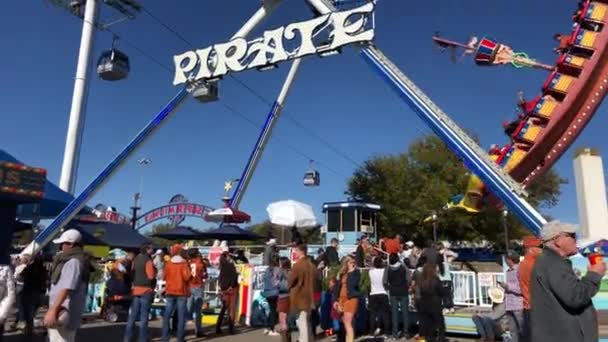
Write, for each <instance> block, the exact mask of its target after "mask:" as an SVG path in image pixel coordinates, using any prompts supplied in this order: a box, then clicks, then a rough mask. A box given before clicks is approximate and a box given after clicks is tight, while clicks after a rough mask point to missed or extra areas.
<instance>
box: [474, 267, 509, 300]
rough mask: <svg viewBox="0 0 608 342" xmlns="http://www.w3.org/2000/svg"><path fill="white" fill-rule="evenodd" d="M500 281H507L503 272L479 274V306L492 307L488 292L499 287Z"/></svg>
mask: <svg viewBox="0 0 608 342" xmlns="http://www.w3.org/2000/svg"><path fill="white" fill-rule="evenodd" d="M499 281H502V282H504V281H505V274H504V273H502V272H480V273H478V274H477V291H478V292H477V293H478V294H479V306H484V307H491V306H492V301H491V300H490V297H489V296H488V290H489V289H490V288H492V287H499V285H498V282H499Z"/></svg>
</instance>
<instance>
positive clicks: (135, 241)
mask: <svg viewBox="0 0 608 342" xmlns="http://www.w3.org/2000/svg"><path fill="white" fill-rule="evenodd" d="M68 227H69V228H74V229H77V230H78V231H80V233H81V234H82V239H83V244H85V245H92V246H108V247H110V248H122V249H126V250H138V249H139V248H140V247H141V246H142V245H143V244H144V243H148V242H150V240H148V238H146V237H145V236H143V235H141V234H139V233H138V232H137V231H135V230H133V229H132V228H131V226H130V225H128V224H116V223H110V222H93V223H91V222H79V221H72V222H71V223H70V224H69V225H68Z"/></svg>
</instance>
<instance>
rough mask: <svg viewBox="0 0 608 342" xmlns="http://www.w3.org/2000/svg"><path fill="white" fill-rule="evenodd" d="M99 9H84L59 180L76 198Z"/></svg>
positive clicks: (94, 5)
mask: <svg viewBox="0 0 608 342" xmlns="http://www.w3.org/2000/svg"><path fill="white" fill-rule="evenodd" d="M98 7H99V6H98V0H87V1H86V4H85V7H84V20H83V22H82V36H81V38H80V50H79V52H78V66H77V67H76V79H75V80H74V93H73V94H72V108H71V109H70V120H69V123H68V133H67V136H66V140H65V150H64V152H63V165H62V166H61V178H60V180H59V187H60V188H61V190H63V191H65V192H68V193H70V194H72V195H73V194H74V188H75V186H76V170H77V169H78V159H79V157H80V146H81V144H82V130H83V128H84V111H85V109H86V104H87V95H88V94H87V92H88V83H89V81H88V76H89V73H90V69H91V68H90V67H89V62H90V61H91V51H93V38H94V36H95V24H96V22H97V10H98Z"/></svg>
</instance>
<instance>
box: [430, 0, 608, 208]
mask: <svg viewBox="0 0 608 342" xmlns="http://www.w3.org/2000/svg"><path fill="white" fill-rule="evenodd" d="M572 18H573V21H574V24H573V29H572V32H571V33H570V34H569V35H567V34H566V35H564V34H557V35H556V36H555V38H556V39H557V40H558V41H559V42H560V43H559V47H557V48H556V49H555V51H556V52H557V53H558V54H559V56H558V58H557V61H556V62H555V66H550V65H546V64H542V63H539V62H537V61H535V60H533V59H530V58H528V56H527V55H526V54H525V53H515V52H513V50H512V49H511V48H510V47H508V46H506V45H504V44H499V43H496V42H495V41H494V40H492V39H491V38H487V37H484V38H483V39H482V40H480V41H478V40H477V38H476V37H472V38H471V40H470V41H469V43H468V44H460V43H457V42H453V41H450V40H446V39H443V38H440V37H439V36H438V35H435V36H434V37H433V40H434V41H435V42H436V43H437V45H439V46H440V47H441V48H443V49H446V48H452V49H454V50H455V49H458V48H462V49H464V52H463V56H464V55H467V54H471V55H474V57H475V62H476V64H478V65H486V66H488V65H505V64H511V65H513V66H515V67H523V66H526V67H533V68H539V69H544V70H550V71H551V73H550V74H549V76H548V77H547V80H546V81H545V83H544V84H543V86H542V88H541V93H540V95H537V96H536V97H534V98H533V99H532V100H529V101H526V100H524V99H523V98H522V99H520V103H519V108H520V111H521V112H520V113H519V114H518V118H517V119H516V120H514V121H513V122H510V123H508V124H505V132H506V133H507V134H508V135H509V138H510V142H509V143H508V144H506V145H505V146H504V147H503V148H500V149H499V150H500V153H499V154H496V151H494V153H492V155H493V158H494V159H495V161H496V163H497V164H499V165H501V166H502V167H503V169H504V170H505V171H507V172H508V173H509V174H510V175H511V176H512V177H513V179H515V180H516V181H517V182H520V183H522V184H523V185H524V186H526V185H529V184H530V183H531V182H533V181H534V180H535V179H536V178H537V177H538V176H540V175H542V174H543V173H544V172H546V171H547V169H549V168H550V167H551V166H553V164H554V163H555V162H556V161H557V160H558V159H559V158H560V157H561V156H562V154H563V153H564V152H565V151H566V149H567V148H568V147H569V146H570V145H571V144H572V143H573V142H574V140H575V139H576V137H578V135H579V134H580V133H581V131H582V130H583V128H584V127H585V126H586V125H587V123H588V122H589V120H591V118H592V117H593V115H594V114H595V112H596V111H597V109H598V107H599V105H600V104H601V102H602V100H603V99H604V97H605V96H606V91H607V90H608V28H606V23H608V0H603V1H599V0H595V1H592V0H584V1H581V2H580V3H579V7H578V9H577V11H576V12H575V14H574V16H573V17H572ZM507 126H508V127H510V128H509V129H507ZM495 150H496V149H495ZM487 194H488V193H487V191H485V189H484V186H483V183H481V181H480V180H479V179H478V178H477V177H475V176H473V177H472V179H471V181H470V182H469V186H468V188H467V191H466V193H465V195H464V197H463V198H461V199H459V200H458V202H457V203H452V204H453V205H455V206H458V207H462V208H465V209H467V210H469V211H473V212H474V211H477V210H478V209H479V207H480V206H481V205H482V201H481V200H482V198H483V197H486V195H487Z"/></svg>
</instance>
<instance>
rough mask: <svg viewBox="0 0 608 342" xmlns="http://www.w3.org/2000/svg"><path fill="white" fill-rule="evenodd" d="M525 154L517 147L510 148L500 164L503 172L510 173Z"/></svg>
mask: <svg viewBox="0 0 608 342" xmlns="http://www.w3.org/2000/svg"><path fill="white" fill-rule="evenodd" d="M526 153H527V152H526V151H524V150H521V149H519V148H517V147H511V149H510V150H509V152H508V153H507V155H506V156H505V158H504V159H503V163H502V165H503V169H504V170H505V172H511V170H513V168H514V167H515V166H517V165H519V163H521V161H522V160H523V159H524V157H525V156H526Z"/></svg>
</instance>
